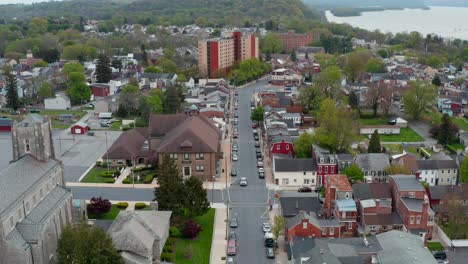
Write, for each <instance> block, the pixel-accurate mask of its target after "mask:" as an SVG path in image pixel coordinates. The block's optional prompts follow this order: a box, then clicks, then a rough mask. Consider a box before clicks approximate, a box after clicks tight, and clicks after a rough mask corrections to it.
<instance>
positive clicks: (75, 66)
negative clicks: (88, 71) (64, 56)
mask: <svg viewBox="0 0 468 264" xmlns="http://www.w3.org/2000/svg"><path fill="white" fill-rule="evenodd" d="M63 72H65V74H66V75H67V76H68V75H69V74H70V73H72V72H81V73H83V72H84V68H83V65H81V64H80V63H77V62H69V63H67V64H65V65H64V66H63Z"/></svg>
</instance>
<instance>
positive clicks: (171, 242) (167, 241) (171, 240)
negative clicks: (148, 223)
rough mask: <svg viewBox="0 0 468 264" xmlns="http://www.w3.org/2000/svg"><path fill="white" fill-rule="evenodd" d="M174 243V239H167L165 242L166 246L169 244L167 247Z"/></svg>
mask: <svg viewBox="0 0 468 264" xmlns="http://www.w3.org/2000/svg"><path fill="white" fill-rule="evenodd" d="M175 241H176V238H175V237H169V238H168V239H167V240H166V245H167V244H169V245H173V244H174V243H175Z"/></svg>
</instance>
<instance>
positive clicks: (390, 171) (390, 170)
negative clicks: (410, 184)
mask: <svg viewBox="0 0 468 264" xmlns="http://www.w3.org/2000/svg"><path fill="white" fill-rule="evenodd" d="M385 174H386V175H396V174H404V175H411V171H410V170H409V169H408V168H407V167H405V166H400V165H390V166H388V167H386V168H385Z"/></svg>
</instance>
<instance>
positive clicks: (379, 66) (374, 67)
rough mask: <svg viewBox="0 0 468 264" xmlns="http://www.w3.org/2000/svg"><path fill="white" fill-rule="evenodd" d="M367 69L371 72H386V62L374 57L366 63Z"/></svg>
mask: <svg viewBox="0 0 468 264" xmlns="http://www.w3.org/2000/svg"><path fill="white" fill-rule="evenodd" d="M366 71H367V72H370V73H382V72H385V64H384V63H383V61H382V60H381V59H379V58H372V59H370V60H369V61H368V62H367V64H366Z"/></svg>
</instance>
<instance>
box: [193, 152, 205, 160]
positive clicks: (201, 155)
mask: <svg viewBox="0 0 468 264" xmlns="http://www.w3.org/2000/svg"><path fill="white" fill-rule="evenodd" d="M195 159H197V160H203V159H205V154H203V153H197V154H195Z"/></svg>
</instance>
